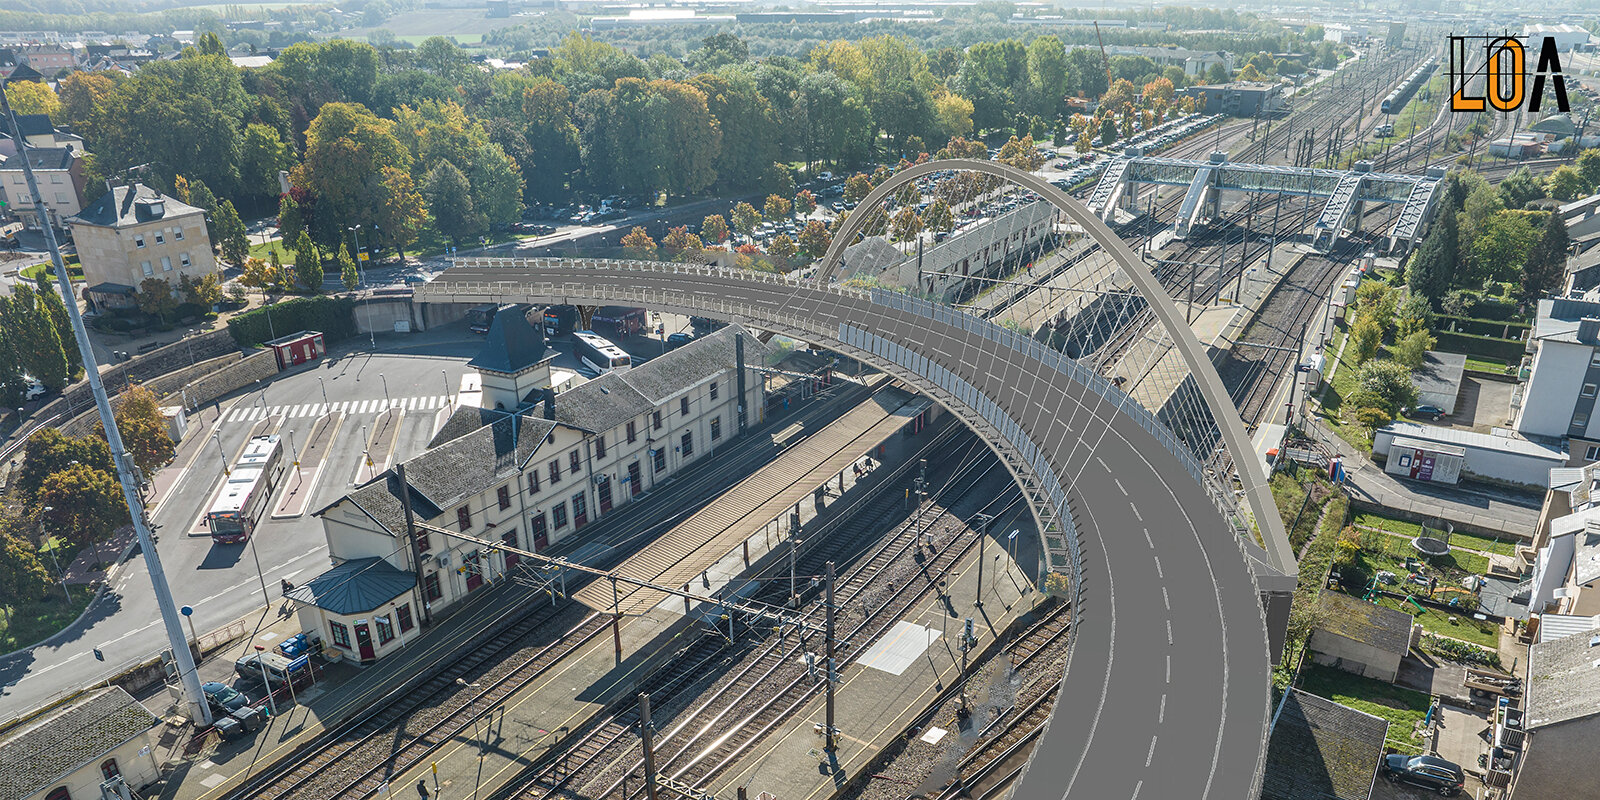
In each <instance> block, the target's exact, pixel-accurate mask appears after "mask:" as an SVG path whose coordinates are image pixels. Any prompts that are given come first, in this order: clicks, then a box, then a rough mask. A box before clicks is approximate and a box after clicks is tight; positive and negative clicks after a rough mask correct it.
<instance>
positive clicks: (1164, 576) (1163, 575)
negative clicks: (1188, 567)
mask: <svg viewBox="0 0 1600 800" xmlns="http://www.w3.org/2000/svg"><path fill="white" fill-rule="evenodd" d="M1151 558H1154V559H1155V560H1156V577H1158V578H1160V579H1162V580H1166V579H1167V574H1166V573H1165V572H1162V571H1161V556H1151Z"/></svg>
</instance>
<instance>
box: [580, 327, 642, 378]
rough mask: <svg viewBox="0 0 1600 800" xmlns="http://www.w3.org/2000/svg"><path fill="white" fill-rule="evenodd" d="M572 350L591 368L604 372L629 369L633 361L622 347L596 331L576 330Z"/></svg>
mask: <svg viewBox="0 0 1600 800" xmlns="http://www.w3.org/2000/svg"><path fill="white" fill-rule="evenodd" d="M572 352H573V355H576V356H577V357H578V358H579V360H581V361H583V363H584V365H585V366H587V367H589V369H592V370H594V371H595V372H599V373H602V374H604V373H607V372H610V371H612V370H614V369H627V368H628V367H629V366H630V365H632V363H633V360H632V359H631V358H629V357H628V354H627V353H626V352H624V351H623V349H622V348H620V347H618V346H616V345H615V344H613V343H612V342H611V340H609V339H607V338H605V337H603V336H601V335H599V334H597V333H595V332H594V331H574V332H573V334H572Z"/></svg>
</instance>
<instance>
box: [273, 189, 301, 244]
mask: <svg viewBox="0 0 1600 800" xmlns="http://www.w3.org/2000/svg"><path fill="white" fill-rule="evenodd" d="M302 193H303V192H302V191H298V190H294V189H291V190H289V191H288V192H286V193H285V194H284V195H283V197H282V198H281V199H279V200H278V235H279V236H280V237H282V238H283V241H286V242H289V241H294V240H295V239H298V238H299V237H300V234H301V233H302V232H304V231H305V230H306V229H307V227H306V209H305V207H304V206H303V205H301V203H300V200H299V199H297V198H296V197H295V195H296V194H302Z"/></svg>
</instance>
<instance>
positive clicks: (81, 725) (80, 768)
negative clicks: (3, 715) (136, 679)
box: [0, 686, 161, 800]
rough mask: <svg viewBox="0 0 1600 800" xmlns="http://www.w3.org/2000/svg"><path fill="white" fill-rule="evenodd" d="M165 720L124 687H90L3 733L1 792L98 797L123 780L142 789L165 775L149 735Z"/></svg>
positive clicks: (52, 798) (45, 798) (43, 797)
mask: <svg viewBox="0 0 1600 800" xmlns="http://www.w3.org/2000/svg"><path fill="white" fill-rule="evenodd" d="M159 724H160V720H159V719H157V718H156V716H155V715H154V714H151V713H150V711H149V709H147V708H145V707H144V706H143V705H140V703H139V701H137V700H135V699H133V696H132V695H130V694H128V693H127V692H126V691H125V690H123V689H122V687H120V686H108V687H104V688H100V689H92V690H90V691H89V692H87V693H86V694H84V695H82V696H80V697H78V698H76V699H74V700H71V701H68V702H65V703H63V704H61V705H59V706H57V707H55V708H53V709H51V710H48V711H45V712H43V713H41V714H40V715H39V717H38V718H37V719H34V720H30V721H27V722H23V723H20V724H18V725H16V726H15V727H14V728H13V729H12V730H11V731H8V732H6V733H4V734H0V797H7V798H15V799H16V800H98V798H101V797H104V796H105V795H104V794H102V786H107V785H110V786H113V787H115V786H117V785H119V783H120V784H121V785H124V786H126V787H127V788H128V789H130V790H132V791H140V790H143V789H144V788H145V787H147V786H149V785H150V784H152V783H155V782H156V780H157V779H158V778H160V777H161V771H160V768H159V766H158V765H157V764H156V757H155V753H154V744H155V742H154V741H152V739H151V736H150V730H151V729H152V728H154V727H155V726H157V725H159ZM112 796H114V797H115V796H119V795H115V794H113V795H112ZM141 796H142V795H141Z"/></svg>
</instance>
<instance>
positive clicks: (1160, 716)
mask: <svg viewBox="0 0 1600 800" xmlns="http://www.w3.org/2000/svg"><path fill="white" fill-rule="evenodd" d="M1166 721H1167V694H1166V692H1162V693H1161V711H1160V713H1158V714H1156V722H1163V723H1164V722H1166Z"/></svg>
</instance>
